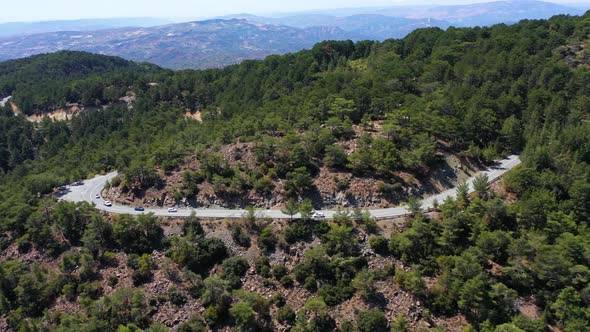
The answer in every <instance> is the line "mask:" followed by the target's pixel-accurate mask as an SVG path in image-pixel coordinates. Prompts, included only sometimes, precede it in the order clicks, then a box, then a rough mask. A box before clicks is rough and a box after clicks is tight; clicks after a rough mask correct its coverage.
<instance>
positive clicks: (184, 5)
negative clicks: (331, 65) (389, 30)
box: [0, 0, 590, 23]
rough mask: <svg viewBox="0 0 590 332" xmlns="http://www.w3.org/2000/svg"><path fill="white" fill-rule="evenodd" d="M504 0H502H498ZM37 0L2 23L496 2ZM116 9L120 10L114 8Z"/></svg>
mask: <svg viewBox="0 0 590 332" xmlns="http://www.w3.org/2000/svg"><path fill="white" fill-rule="evenodd" d="M499 1H501V0H499ZM38 2H39V1H38V0H21V1H20V2H18V3H11V4H10V6H9V7H8V10H5V11H3V12H1V13H0V23H11V22H41V21H59V20H83V19H117V18H142V17H145V18H161V19H171V20H184V19H206V18H213V17H218V16H224V15H235V14H239V13H249V14H258V15H280V14H286V13H296V12H309V11H323V10H330V9H333V10H338V9H347V8H367V7H385V6H391V7H394V6H401V7H419V6H444V5H465V4H472V3H486V2H495V1H494V0H450V1H434V0H415V1H409V0H393V1H392V0H368V1H363V2H360V1H358V0H324V1H321V2H318V1H312V0H299V1H286V2H280V3H279V2H274V1H270V0H258V1H255V0H245V1H243V0H242V1H240V0H228V1H224V2H222V3H218V4H211V3H210V2H207V3H205V2H204V1H201V0H198V1H191V0H168V1H166V2H165V3H163V2H161V1H156V0H144V1H141V0H126V1H120V0H103V1H101V2H100V3H96V2H92V3H87V2H82V1H72V0H54V1H51V2H44V3H41V4H40V3H38ZM545 2H550V3H555V4H561V5H566V6H567V5H584V4H588V5H590V1H589V0H552V1H545ZM113 8H116V9H117V11H116V12H115V11H113V10H112V9H113Z"/></svg>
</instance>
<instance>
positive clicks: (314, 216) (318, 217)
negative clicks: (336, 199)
mask: <svg viewBox="0 0 590 332" xmlns="http://www.w3.org/2000/svg"><path fill="white" fill-rule="evenodd" d="M311 217H312V218H314V219H316V218H317V219H320V218H326V215H325V214H323V213H321V212H319V211H315V212H314V213H313V214H312V215H311Z"/></svg>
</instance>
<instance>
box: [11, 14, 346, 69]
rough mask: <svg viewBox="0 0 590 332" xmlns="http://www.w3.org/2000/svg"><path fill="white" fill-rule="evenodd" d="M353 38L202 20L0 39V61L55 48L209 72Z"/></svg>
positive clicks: (330, 30)
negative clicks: (317, 44) (326, 42)
mask: <svg viewBox="0 0 590 332" xmlns="http://www.w3.org/2000/svg"><path fill="white" fill-rule="evenodd" d="M351 38H353V39H358V38H355V35H354V34H351V33H348V32H345V31H343V30H341V29H339V28H337V27H312V28H305V29H300V28H294V27H287V26H280V25H270V24H264V23H255V22H249V21H246V20H239V19H229V20H207V21H200V22H189V23H178V24H170V25H164V26H158V27H151V28H121V29H109V30H101V31H87V32H84V31H82V32H80V31H77V32H71V31H65V32H50V33H43V34H34V35H29V36H22V37H13V38H8V39H0V46H1V47H0V61H2V60H8V59H14V58H20V57H26V56H30V55H34V54H40V53H51V52H55V51H59V50H77V51H87V52H92V53H98V54H106V55H116V56H120V57H123V58H125V59H129V60H134V61H147V62H151V63H155V64H157V65H160V66H162V67H166V68H173V69H183V68H201V69H202V68H213V67H222V66H225V65H228V64H232V63H238V62H241V61H243V60H245V59H260V58H264V57H266V56H268V55H271V54H283V53H289V52H295V51H298V50H301V49H304V48H308V47H311V46H313V45H314V44H315V43H317V42H319V41H322V40H329V39H336V40H342V39H351Z"/></svg>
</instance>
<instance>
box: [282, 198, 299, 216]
mask: <svg viewBox="0 0 590 332" xmlns="http://www.w3.org/2000/svg"><path fill="white" fill-rule="evenodd" d="M281 212H282V213H283V214H286V215H288V216H289V217H290V219H291V221H293V216H294V215H296V214H297V213H298V212H299V204H297V201H295V200H294V199H290V200H288V201H287V202H285V207H284V208H283V209H281Z"/></svg>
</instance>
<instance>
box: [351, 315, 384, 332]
mask: <svg viewBox="0 0 590 332" xmlns="http://www.w3.org/2000/svg"><path fill="white" fill-rule="evenodd" d="M358 329H359V331H360V332H386V331H387V318H385V314H384V313H383V311H381V310H379V309H369V310H366V311H361V312H360V313H359V315H358Z"/></svg>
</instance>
